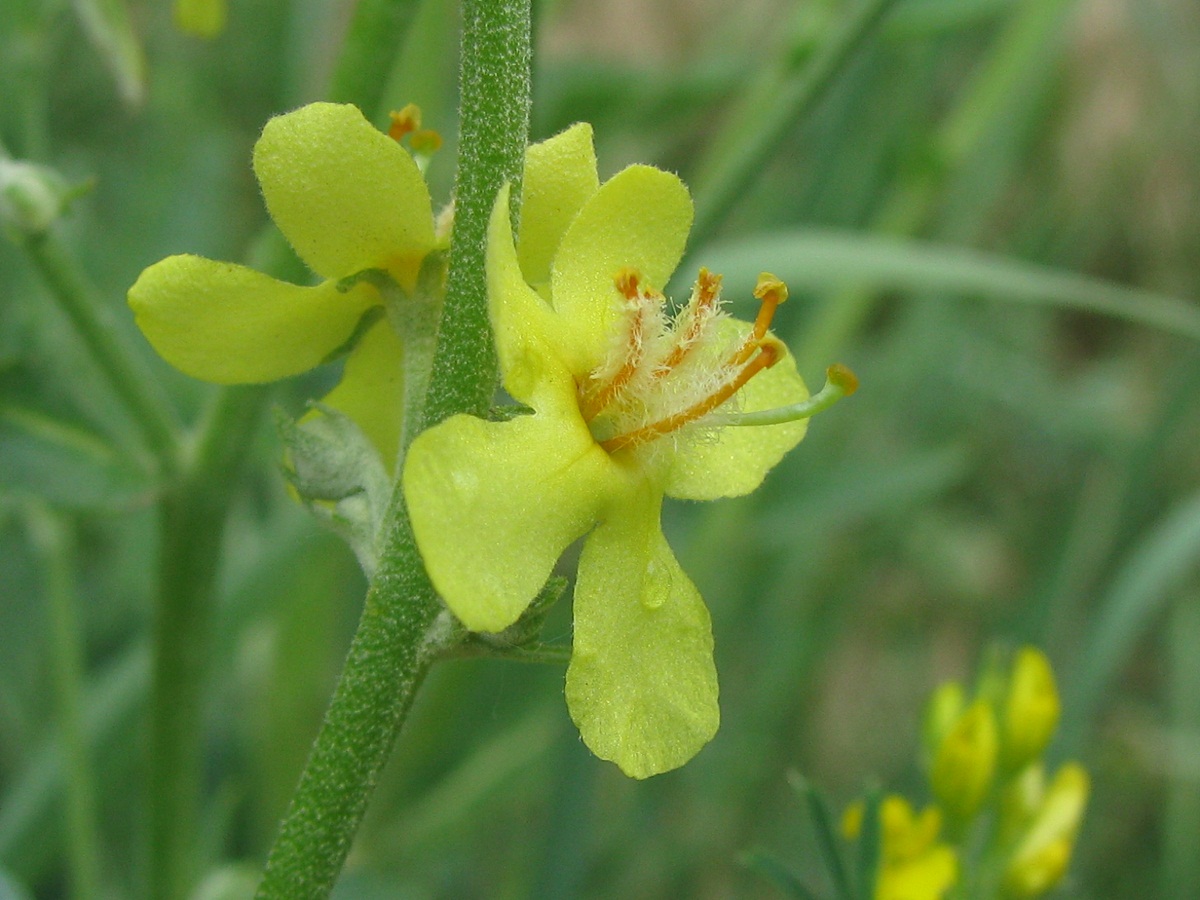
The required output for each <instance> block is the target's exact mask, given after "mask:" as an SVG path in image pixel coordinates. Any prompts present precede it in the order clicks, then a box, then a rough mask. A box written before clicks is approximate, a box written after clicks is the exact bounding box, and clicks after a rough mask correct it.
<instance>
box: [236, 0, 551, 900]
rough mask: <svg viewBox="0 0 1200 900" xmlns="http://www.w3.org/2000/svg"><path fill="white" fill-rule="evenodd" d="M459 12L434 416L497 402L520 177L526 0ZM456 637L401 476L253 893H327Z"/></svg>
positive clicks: (278, 896) (468, 6) (431, 398)
mask: <svg viewBox="0 0 1200 900" xmlns="http://www.w3.org/2000/svg"><path fill="white" fill-rule="evenodd" d="M463 20H464V25H463V41H462V117H461V122H462V124H461V130H462V136H461V140H460V154H461V156H460V161H459V169H458V178H457V186H456V190H455V197H456V214H455V225H454V233H453V236H452V238H451V262H450V273H449V276H448V287H447V298H446V305H445V312H444V313H443V319H442V327H441V330H440V332H439V335H438V343H437V348H436V350H435V351H434V364H433V375H432V380H431V383H430V389H429V394H428V398H427V401H426V420H427V421H431V422H436V421H440V420H441V419H444V418H446V417H447V416H450V415H453V414H455V413H460V412H476V413H479V412H485V411H486V410H487V409H488V407H489V406H490V404H491V400H492V393H493V391H494V386H495V381H496V361H495V351H494V350H493V348H492V336H491V329H490V327H489V324H488V319H487V293H486V283H485V280H484V258H485V250H486V243H485V241H486V236H487V221H488V217H489V214H490V212H491V207H492V203H493V201H494V198H495V196H496V193H497V191H498V190H499V188H500V186H501V185H502V184H503V183H504V182H505V181H516V180H518V179H519V177H520V174H521V164H522V162H523V159H524V152H525V145H526V141H527V137H528V117H529V64H530V43H529V42H530V23H529V3H528V0H499V2H495V0H465V2H464V4H463ZM459 637H460V632H459V631H458V629H456V628H455V627H454V626H453V623H452V620H451V619H450V617H449V614H448V613H446V612H445V610H444V609H443V607H442V605H441V603H440V602H439V600H438V597H437V594H436V592H435V591H434V589H433V586H432V585H431V584H430V583H429V578H428V576H427V575H426V573H425V569H424V566H423V565H422V563H421V557H420V554H419V552H418V551H417V547H416V542H415V540H414V538H413V534H412V527H411V525H410V524H409V521H408V514H407V511H406V509H405V506H404V498H403V494H402V493H401V491H400V489H399V488H398V487H397V489H396V491H395V494H394V496H393V498H392V502H391V507H390V509H389V512H388V517H387V522H386V524H385V539H384V547H383V549H382V553H381V560H380V565H379V569H378V571H377V573H376V575H375V577H374V579H373V580H372V583H371V587H370V589H369V590H368V592H367V598H366V602H365V604H364V608H363V614H362V619H361V621H360V622H359V626H358V630H357V632H356V633H355V636H354V640H353V642H352V643H351V647H350V652H349V655H348V656H347V658H346V664H345V667H344V668H343V670H342V674H341V677H340V678H339V680H338V684H337V687H336V689H335V691H334V695H333V698H332V700H331V701H330V705H329V709H328V711H327V712H326V715H325V721H324V722H323V723H322V725H321V730H320V732H319V733H318V735H317V739H316V743H315V744H314V746H313V750H312V753H311V755H310V756H309V759H308V762H307V763H306V765H305V768H304V772H303V774H302V775H301V776H300V783H299V785H298V786H297V788H296V793H295V794H294V795H293V797H292V803H291V806H290V808H289V809H288V812H287V815H286V816H285V818H284V821H283V824H282V826H281V829H280V834H279V836H278V838H277V839H276V841H275V845H274V846H273V847H272V848H271V852H270V854H269V856H268V859H267V866H266V871H265V873H264V875H263V881H262V884H261V885H260V886H259V889H258V893H257V897H258V898H259V900H320V898H324V897H327V896H328V895H329V892H330V891H331V890H332V888H333V885H334V882H335V881H336V880H337V877H338V873H339V872H340V871H341V868H342V865H343V863H344V862H345V859H346V854H347V853H348V852H349V850H350V846H351V843H352V842H353V840H354V835H355V833H356V832H357V830H358V827H359V824H360V823H361V821H362V817H363V815H364V813H365V812H366V808H367V804H368V802H369V800H370V798H371V795H372V793H373V791H374V788H375V785H376V783H377V781H378V778H379V773H380V771H381V770H382V768H383V766H384V763H385V762H386V761H387V758H388V756H389V754H390V752H391V748H392V745H393V744H394V743H395V740H396V736H397V735H398V734H399V732H400V729H401V727H402V726H403V724H404V720H405V719H406V718H407V716H408V711H409V708H410V707H411V705H412V701H413V697H414V696H415V694H416V691H417V688H418V687H419V686H420V684H421V682H422V680H423V678H424V676H425V673H426V672H427V671H428V669H429V666H430V665H431V664H432V663H433V661H434V660H435V659H436V658H437V657H438V656H439V655H441V654H442V653H443V652H445V650H446V649H447V648H448V647H450V646H451V645H452V644H453V643H454V642H456V641H457V640H458V639H459Z"/></svg>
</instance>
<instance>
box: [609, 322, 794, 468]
mask: <svg viewBox="0 0 1200 900" xmlns="http://www.w3.org/2000/svg"><path fill="white" fill-rule="evenodd" d="M781 346H782V344H780V343H779V341H777V340H775V339H774V338H772V339H769V340H767V341H765V342H763V343H762V344H759V345H758V346H757V347H756V349H757V350H758V351H759V353H758V355H757V356H755V357H754V358H753V359H752V360H750V362H749V364H747V365H746V366H745V367H744V368H743V369H742V370H741V371H740V372H738V374H737V376H736V377H735V378H732V379H730V380H729V381H727V382H726V383H725V384H723V385H721V387H719V388H718V389H717V390H715V391H713V393H711V394H709V395H708V396H707V397H705V398H704V399H703V400H701V401H700V402H699V403H695V404H693V405H692V406H690V407H688V408H687V409H685V410H683V411H682V412H677V413H675V414H674V415H672V416H668V417H667V418H665V419H660V420H659V421H657V422H651V423H650V424H649V425H644V426H642V427H641V428H637V429H635V430H633V431H630V432H627V433H626V434H619V435H617V436H616V437H614V438H609V439H608V440H607V441H601V442H600V446H601V447H603V448H604V449H605V450H607V451H608V452H609V453H615V452H617V451H618V450H623V449H625V448H626V447H633V446H636V445H637V444H644V443H646V442H647V441H652V440H654V439H655V438H659V437H662V436H663V435H664V434H670V433H671V432H672V431H675V430H677V429H679V428H682V427H683V426H684V425H687V424H688V423H689V422H694V421H696V420H697V419H699V418H701V417H703V416H706V415H708V414H709V413H710V412H712V411H713V410H714V409H716V408H717V407H718V406H720V405H721V404H722V403H724V402H725V401H726V400H728V399H729V398H730V397H732V396H733V395H734V394H736V393H737V392H738V391H740V390H741V389H742V388H743V387H745V386H746V382H748V381H749V380H750V379H751V378H753V377H754V376H755V375H757V374H758V373H759V372H761V371H762V370H763V369H769V368H771V366H773V365H775V363H777V362H779V360H780V358H781V353H780V347H781Z"/></svg>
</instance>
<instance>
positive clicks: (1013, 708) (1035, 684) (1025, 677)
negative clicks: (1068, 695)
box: [1001, 647, 1061, 772]
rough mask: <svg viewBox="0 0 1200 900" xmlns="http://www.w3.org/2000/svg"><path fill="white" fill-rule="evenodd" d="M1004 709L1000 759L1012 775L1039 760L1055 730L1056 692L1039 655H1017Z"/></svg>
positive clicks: (1025, 650)
mask: <svg viewBox="0 0 1200 900" xmlns="http://www.w3.org/2000/svg"><path fill="white" fill-rule="evenodd" d="M1003 709H1004V712H1003V722H1002V728H1003V739H1002V749H1001V758H1002V763H1003V766H1004V769H1005V770H1006V771H1008V772H1015V771H1017V770H1018V769H1020V768H1022V767H1023V766H1025V765H1027V764H1028V763H1030V762H1032V761H1033V760H1035V759H1036V758H1037V757H1039V756H1041V754H1042V751H1044V750H1045V749H1046V745H1047V744H1049V743H1050V738H1051V737H1052V736H1053V735H1054V729H1055V728H1056V727H1057V726H1058V718H1059V713H1060V711H1061V707H1060V705H1059V699H1058V688H1057V687H1056V686H1055V683H1054V671H1053V670H1052V669H1051V668H1050V661H1049V660H1048V659H1046V655H1045V654H1044V653H1042V651H1040V650H1038V649H1037V648H1035V647H1022V648H1021V649H1020V650H1019V651H1018V652H1017V656H1016V659H1015V660H1014V661H1013V665H1012V673H1011V675H1010V676H1009V681H1008V690H1007V695H1006V697H1005V700H1004V707H1003Z"/></svg>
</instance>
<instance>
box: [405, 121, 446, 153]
mask: <svg viewBox="0 0 1200 900" xmlns="http://www.w3.org/2000/svg"><path fill="white" fill-rule="evenodd" d="M408 142H409V144H411V145H412V148H413V152H414V153H420V154H421V155H422V156H432V155H433V154H435V153H437V152H438V151H439V150H441V149H442V136H441V135H440V134H438V133H437V132H436V131H434V130H433V129H432V128H420V129H418V130H417V131H414V132H413V133H412V137H411V138H409V140H408Z"/></svg>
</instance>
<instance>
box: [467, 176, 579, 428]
mask: <svg viewBox="0 0 1200 900" xmlns="http://www.w3.org/2000/svg"><path fill="white" fill-rule="evenodd" d="M508 197H509V186H508V185H505V186H504V187H503V188H501V190H500V193H499V195H498V196H497V197H496V203H495V205H494V206H493V207H492V218H491V221H490V222H489V224H488V246H487V279H488V312H489V315H490V317H491V322H492V332H493V334H494V336H495V341H496V353H497V355H498V356H499V358H500V372H501V375H502V376H503V378H504V389H505V390H507V391H508V392H509V393H510V394H511V395H512V396H513V397H514V398H516V399H517V400H519V401H520V402H522V403H526V404H529V405H530V406H533V407H534V408H536V409H539V410H541V411H542V412H550V411H551V409H550V407H553V408H554V409H556V410H557V411H558V412H559V413H560V414H563V415H565V414H566V413H567V411H568V410H569V409H570V408H571V407H577V402H576V400H575V380H574V378H573V377H572V376H571V372H570V371H569V370H568V368H567V366H566V363H565V362H564V361H563V359H562V357H561V355H560V353H561V344H562V338H561V336H560V333H561V330H562V323H561V322H560V320H559V317H558V316H557V315H555V313H554V311H553V310H551V309H550V307H549V306H548V305H547V304H546V302H545V301H544V300H542V298H541V297H539V296H538V294H537V293H536V292H535V291H534V290H533V289H532V288H530V286H529V285H528V284H527V283H526V282H525V276H524V275H523V274H522V273H521V266H520V264H519V263H518V261H517V253H516V250H515V249H514V248H513V240H512V227H511V226H510V224H509V219H508Z"/></svg>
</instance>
